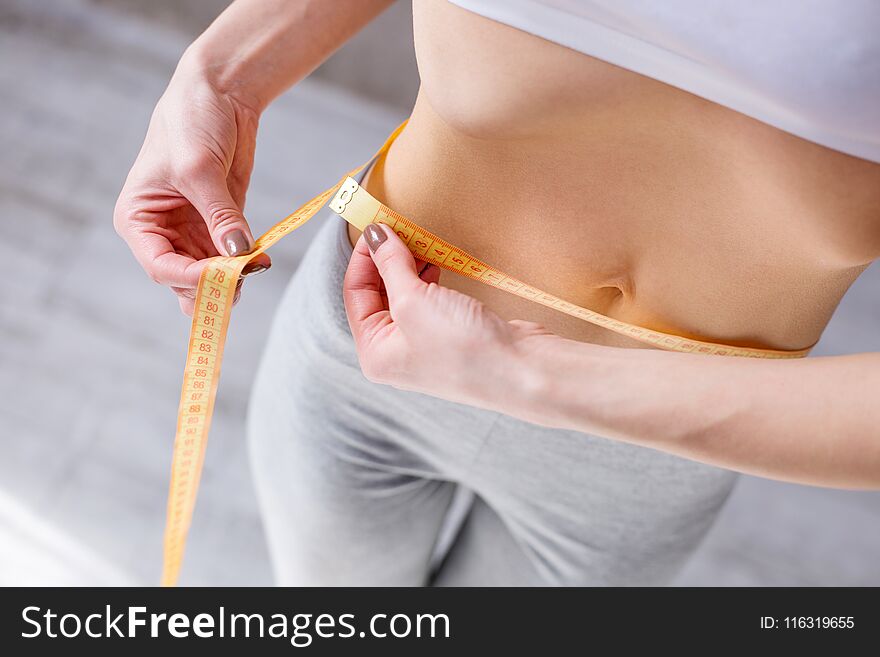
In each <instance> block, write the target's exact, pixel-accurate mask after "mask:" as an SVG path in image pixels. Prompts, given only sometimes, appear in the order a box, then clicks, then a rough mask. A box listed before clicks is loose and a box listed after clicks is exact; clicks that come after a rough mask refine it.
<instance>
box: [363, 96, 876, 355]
mask: <svg viewBox="0 0 880 657" xmlns="http://www.w3.org/2000/svg"><path fill="white" fill-rule="evenodd" d="M582 124H583V127H582V128H578V129H576V130H568V131H562V132H554V133H552V134H550V133H544V134H539V135H532V136H528V137H517V138H515V139H503V138H498V137H497V136H493V137H491V138H487V137H486V136H484V135H479V134H469V133H468V132H466V131H462V130H461V129H459V127H457V126H455V127H453V126H450V125H449V124H448V122H446V121H444V119H443V117H441V116H439V115H438V114H437V113H436V112H435V111H434V110H433V108H432V107H431V106H430V105H429V104H428V103H427V101H426V100H425V99H424V98H423V97H421V96H420V98H419V101H418V102H417V104H416V108H415V110H414V112H413V117H412V119H411V121H410V124H409V125H408V127H407V129H406V130H405V131H404V133H403V135H401V137H400V138H399V140H398V141H397V142H396V143H395V144H394V146H393V147H392V149H391V151H390V152H389V154H388V156H387V158H386V160H385V161H383V162H380V163H379V164H377V166H376V167H375V168H374V170H373V171H372V172H371V174H370V176H369V179H368V180H367V182H366V187H367V189H368V190H369V191H370V192H371V193H372V194H373V195H374V196H376V197H377V198H379V199H380V200H382V201H383V202H385V203H386V204H387V205H389V206H390V207H392V208H394V209H395V210H397V211H399V212H400V213H401V214H403V215H405V216H408V217H410V218H412V219H413V220H415V221H416V222H418V223H420V224H421V225H424V226H425V227H426V228H428V229H429V230H431V231H433V232H435V233H437V234H438V235H440V236H442V237H444V238H446V239H448V240H449V241H450V242H453V243H455V244H457V245H459V246H460V247H462V248H464V249H466V250H468V251H470V252H471V253H473V254H475V255H476V256H477V257H480V258H481V259H483V260H484V261H486V262H489V263H491V264H492V265H495V266H497V267H499V268H501V269H503V270H505V271H506V272H508V273H510V274H511V275H514V276H517V277H518V278H521V279H523V280H525V281H528V282H530V283H532V284H533V285H535V286H537V287H540V288H542V289H544V290H546V291H548V292H551V293H553V294H557V295H559V296H562V297H564V298H566V299H568V300H570V301H572V302H574V303H578V304H579V305H583V306H586V307H589V308H591V309H593V310H595V311H597V312H600V313H603V314H606V315H610V316H613V317H616V318H618V319H621V320H624V321H627V322H631V323H634V324H639V325H642V326H648V327H652V328H655V329H658V330H662V331H665V332H670V333H676V334H679V335H683V336H688V337H694V338H699V339H709V340H714V341H723V342H726V343H729V344H742V345H747V346H759V347H769V348H776V349H797V348H800V347H804V346H806V345H809V344H812V343H813V342H815V341H816V340H817V339H818V337H819V335H820V334H821V331H822V329H823V328H824V326H825V324H826V323H827V321H828V319H829V318H830V316H831V314H832V313H833V310H834V308H835V307H836V305H837V303H838V302H839V300H840V298H841V296H842V295H843V293H844V292H845V290H846V289H847V288H848V286H849V285H850V284H851V282H852V281H853V280H854V279H855V277H856V276H857V275H858V273H860V271H861V269H862V268H863V267H862V266H860V265H859V264H858V263H857V262H856V261H855V260H854V259H851V258H848V257H847V254H846V253H844V249H837V248H835V244H834V240H833V239H832V240H828V239H827V233H828V230H827V228H828V224H827V223H826V222H828V221H831V220H832V219H831V216H833V215H831V216H829V201H828V199H822V198H817V195H821V194H822V193H824V192H823V191H822V190H823V189H824V190H825V191H827V185H826V186H825V187H819V186H812V187H811V186H810V185H809V184H807V181H806V180H797V179H796V178H797V176H796V175H794V176H793V174H792V171H790V170H787V169H785V167H782V166H780V165H779V163H778V162H777V161H776V160H775V158H774V157H772V155H773V152H774V149H775V148H777V146H778V145H774V144H773V143H772V140H771V143H770V144H769V145H767V144H765V145H764V147H763V149H760V150H758V151H755V152H750V151H749V148H747V146H748V144H744V142H743V140H742V135H740V141H739V142H737V143H733V141H732V140H731V137H730V135H729V134H726V133H725V132H724V131H722V132H720V133H717V134H715V135H712V138H711V139H708V136H707V135H706V134H704V133H701V128H700V127H699V126H696V127H694V126H691V127H690V129H686V128H687V127H686V126H678V128H679V129H678V130H676V129H674V127H673V126H670V125H669V124H668V121H658V122H651V121H644V120H642V121H639V122H638V123H637V124H632V123H629V124H625V125H622V124H620V122H619V121H617V120H616V119H615V118H613V117H603V116H592V117H591V116H585V117H584V118H583V120H582ZM768 129H769V128H768ZM784 138H785V139H789V138H791V137H789V136H785V137H784ZM791 139H794V138H791ZM746 141H747V140H746ZM807 146H808V148H819V147H815V146H814V145H810V144H808V145H807ZM822 150H825V149H822ZM768 153H769V155H770V156H768ZM841 157H845V156H841ZM847 159H849V158H847ZM817 188H818V189H817ZM837 210H838V211H840V212H844V211H845V210H846V209H845V208H837ZM441 282H442V283H443V284H444V285H447V286H449V287H453V288H456V289H460V290H462V291H464V292H466V293H468V294H471V295H472V296H475V297H477V298H479V299H481V300H483V301H484V302H486V303H487V304H488V305H490V307H492V308H493V309H494V310H495V311H496V312H498V313H499V314H501V315H502V316H504V317H507V318H514V317H517V318H521V319H530V320H532V321H538V322H541V323H544V324H545V325H546V326H547V327H548V328H550V329H551V330H554V331H555V332H558V333H560V334H562V335H565V336H567V337H572V338H575V339H579V340H585V341H590V342H597V343H603V344H613V345H621V346H637V345H635V344H634V343H631V342H629V341H625V339H624V338H620V337H618V336H614V335H611V334H608V333H607V332H605V331H603V330H601V329H597V328H595V327H590V326H585V325H584V323H582V322H577V321H576V320H570V319H568V318H566V317H564V316H559V315H558V314H557V313H553V312H552V311H544V310H542V309H540V308H537V307H534V306H533V304H529V303H527V302H524V301H522V300H519V299H516V298H511V297H509V296H507V295H505V294H503V293H500V292H498V291H495V290H492V289H489V288H486V287H484V286H481V285H479V284H475V283H472V282H470V281H467V280H465V279H463V278H461V277H457V276H455V275H453V274H446V273H444V275H443V278H442V279H441Z"/></svg>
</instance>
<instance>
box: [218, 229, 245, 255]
mask: <svg viewBox="0 0 880 657" xmlns="http://www.w3.org/2000/svg"><path fill="white" fill-rule="evenodd" d="M223 243H224V244H225V245H226V254H227V255H230V256H237V255H241V254H242V253H247V252H248V251H250V250H251V243H250V240H248V238H247V235H245V234H244V233H243V232H242V231H240V230H234V231H232V232H231V233H229V235H227V236H226V240H225V241H224V242H223Z"/></svg>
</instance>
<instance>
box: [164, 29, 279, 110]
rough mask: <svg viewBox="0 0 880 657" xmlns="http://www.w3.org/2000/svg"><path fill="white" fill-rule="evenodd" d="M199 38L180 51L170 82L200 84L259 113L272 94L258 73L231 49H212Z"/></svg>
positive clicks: (188, 84) (269, 100) (186, 84)
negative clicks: (225, 50) (220, 50)
mask: <svg viewBox="0 0 880 657" xmlns="http://www.w3.org/2000/svg"><path fill="white" fill-rule="evenodd" d="M202 38H203V37H200V38H199V39H196V40H195V41H194V42H193V43H192V44H190V46H189V47H188V48H187V49H186V51H185V52H184V53H183V56H182V57H181V58H180V61H179V62H178V64H177V68H176V69H175V71H174V75H173V76H172V78H171V85H175V84H182V85H184V86H185V87H188V86H190V85H193V84H204V85H207V86H208V87H210V88H211V89H212V91H213V92H214V93H216V94H217V95H220V96H226V97H228V98H231V99H232V100H233V101H235V102H236V103H237V104H238V105H241V106H243V107H245V108H247V109H249V110H251V111H252V112H253V113H254V114H256V115H257V116H259V115H260V114H262V113H263V110H265V109H266V107H267V106H268V105H269V103H270V102H271V101H272V98H274V95H273V93H272V91H271V90H269V89H267V88H264V87H265V85H262V84H261V82H262V78H261V76H259V75H255V74H254V73H253V71H252V70H251V69H252V68H253V65H252V64H250V63H249V62H248V61H246V58H245V57H243V56H241V55H239V54H236V53H234V52H228V53H227V52H216V51H215V50H214V49H213V48H212V47H211V45H210V43H208V42H203V41H202ZM171 85H169V86H171Z"/></svg>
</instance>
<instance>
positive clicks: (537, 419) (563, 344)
mask: <svg viewBox="0 0 880 657" xmlns="http://www.w3.org/2000/svg"><path fill="white" fill-rule="evenodd" d="M597 349H599V350H601V349H602V347H596V346H595V345H590V344H586V343H581V342H575V341H572V340H566V339H565V338H561V337H559V336H557V335H553V334H540V335H531V336H527V337H525V338H523V339H522V340H519V341H518V342H517V343H515V344H514V345H513V349H512V351H513V355H512V356H511V357H510V361H511V362H512V364H513V365H512V368H511V378H510V389H509V390H508V392H507V394H506V395H505V399H506V406H507V408H506V409H505V412H506V413H509V414H511V415H514V416H516V417H518V418H520V419H523V420H526V421H529V422H534V423H536V424H542V425H545V426H553V427H557V428H573V427H572V418H571V417H569V416H570V413H569V409H568V400H569V398H570V397H571V394H572V393H571V390H572V388H574V389H576V390H577V391H578V398H579V399H580V400H584V399H591V398H592V397H593V395H592V393H591V392H590V388H591V385H592V381H593V379H594V377H593V376H592V375H591V370H592V368H593V367H594V362H593V361H594V358H595V356H594V354H592V352H593V351H594V350H597ZM585 410H586V409H585V408H584V407H583V406H581V407H580V408H579V409H578V412H577V416H578V424H582V423H583V422H584V421H586V420H587V417H586V413H585Z"/></svg>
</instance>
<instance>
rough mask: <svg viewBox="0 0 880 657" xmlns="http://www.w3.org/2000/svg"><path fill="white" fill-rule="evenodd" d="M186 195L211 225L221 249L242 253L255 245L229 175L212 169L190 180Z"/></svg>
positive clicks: (218, 248)
mask: <svg viewBox="0 0 880 657" xmlns="http://www.w3.org/2000/svg"><path fill="white" fill-rule="evenodd" d="M188 186H189V188H190V189H189V190H188V191H189V192H190V193H189V194H187V197H188V198H189V200H190V203H192V204H193V207H194V208H195V209H196V211H197V212H198V213H199V214H200V215H202V219H204V220H205V224H206V225H207V226H208V233H210V235H211V241H212V242H214V246H215V247H216V248H217V251H218V252H219V253H222V254H223V255H229V256H239V255H244V254H245V253H249V252H250V251H251V249H253V248H254V236H253V234H252V233H251V229H250V226H248V223H247V220H246V219H245V218H244V214H242V211H241V208H239V207H238V203H236V202H235V200H234V199H233V198H232V194H231V193H230V192H229V186H228V184H227V182H226V176H225V175H223V172H222V171H220V170H216V171H215V170H213V169H212V170H211V171H210V172H204V173H203V174H202V175H200V176H197V177H195V179H193V180H190V181H189V185H188Z"/></svg>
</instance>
